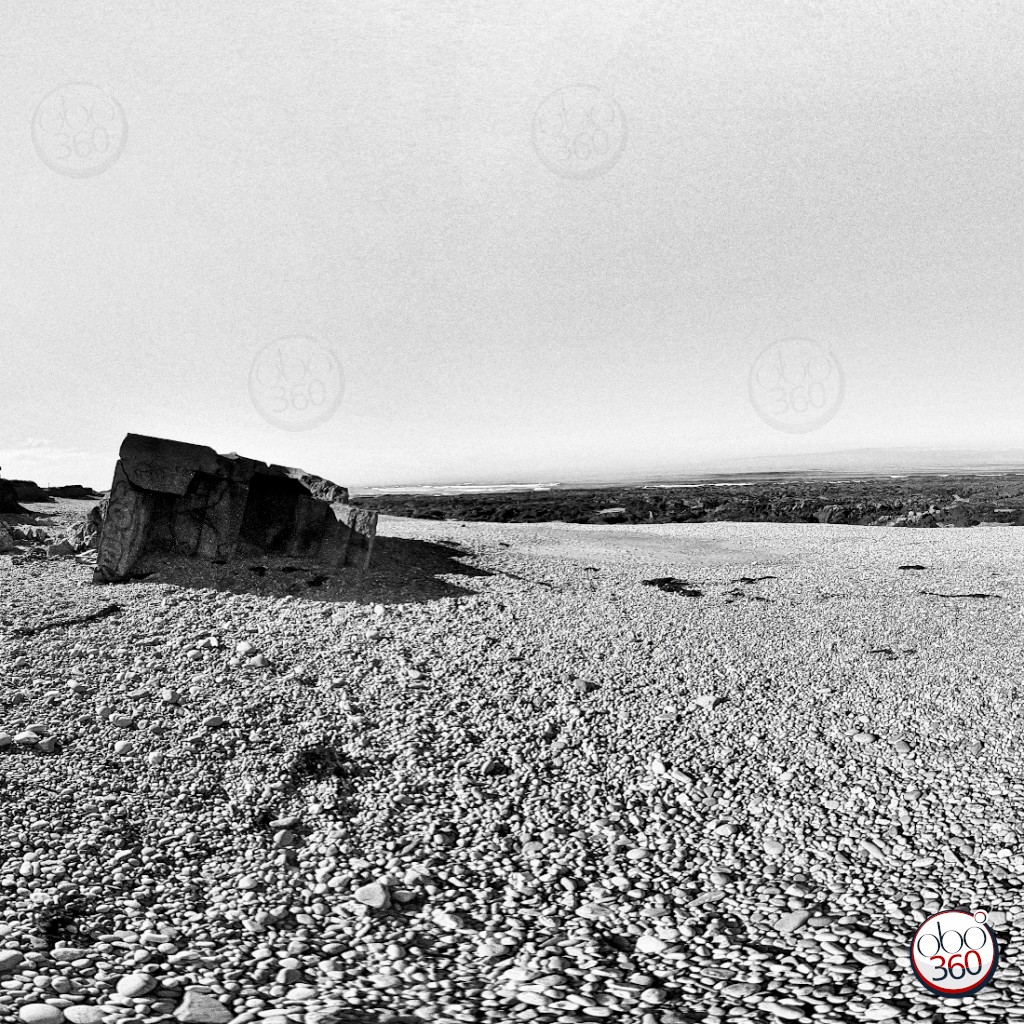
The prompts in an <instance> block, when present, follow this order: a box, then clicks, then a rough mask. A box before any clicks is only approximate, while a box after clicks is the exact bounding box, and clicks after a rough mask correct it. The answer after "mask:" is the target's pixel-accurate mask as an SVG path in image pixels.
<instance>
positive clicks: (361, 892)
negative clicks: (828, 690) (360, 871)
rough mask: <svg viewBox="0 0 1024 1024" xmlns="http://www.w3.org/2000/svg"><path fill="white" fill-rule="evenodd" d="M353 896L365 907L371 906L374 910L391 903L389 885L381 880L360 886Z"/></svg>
mask: <svg viewBox="0 0 1024 1024" xmlns="http://www.w3.org/2000/svg"><path fill="white" fill-rule="evenodd" d="M353 896H354V898H355V899H356V900H357V901H358V902H359V903H362V904H363V906H364V907H371V908H372V909H373V910H383V909H384V908H385V907H387V906H388V905H389V904H390V903H391V896H390V894H389V893H388V889H387V886H384V885H381V884H380V882H370V883H369V885H361V886H359V888H358V889H356V891H355V892H354V893H353Z"/></svg>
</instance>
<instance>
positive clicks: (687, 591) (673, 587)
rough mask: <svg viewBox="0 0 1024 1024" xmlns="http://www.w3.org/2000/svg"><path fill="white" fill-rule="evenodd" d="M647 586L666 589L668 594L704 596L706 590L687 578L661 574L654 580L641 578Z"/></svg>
mask: <svg viewBox="0 0 1024 1024" xmlns="http://www.w3.org/2000/svg"><path fill="white" fill-rule="evenodd" d="M640 582H641V583H643V585H644V586H645V587H657V588H658V590H664V591H665V593H666V594H681V595H682V596H683V597H703V596H704V591H702V590H697V589H695V588H694V587H692V586H690V584H689V583H688V582H687V581H686V580H680V579H677V578H676V577H675V576H659V577H657V578H656V579H653V580H641V581H640Z"/></svg>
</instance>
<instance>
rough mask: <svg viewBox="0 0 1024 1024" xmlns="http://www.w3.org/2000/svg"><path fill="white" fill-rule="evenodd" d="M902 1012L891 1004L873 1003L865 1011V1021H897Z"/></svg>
mask: <svg viewBox="0 0 1024 1024" xmlns="http://www.w3.org/2000/svg"><path fill="white" fill-rule="evenodd" d="M901 1013H902V1011H901V1010H899V1009H897V1008H896V1007H895V1006H890V1005H889V1003H872V1004H871V1005H870V1006H869V1007H868V1008H867V1009H866V1010H865V1011H864V1019H865V1020H896V1019H897V1018H898V1017H899V1016H900V1015H901Z"/></svg>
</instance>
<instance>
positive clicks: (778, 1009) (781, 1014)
mask: <svg viewBox="0 0 1024 1024" xmlns="http://www.w3.org/2000/svg"><path fill="white" fill-rule="evenodd" d="M757 1008H758V1009H759V1010H761V1011H762V1012H763V1013H773V1014H775V1016H776V1017H778V1018H780V1019H781V1020H799V1019H800V1018H801V1017H802V1016H803V1015H804V1011H803V1010H802V1009H800V1008H799V1007H796V1006H785V1005H783V1004H782V1003H777V1002H775V1000H773V999H765V1000H764V1001H763V1002H760V1003H758V1004H757Z"/></svg>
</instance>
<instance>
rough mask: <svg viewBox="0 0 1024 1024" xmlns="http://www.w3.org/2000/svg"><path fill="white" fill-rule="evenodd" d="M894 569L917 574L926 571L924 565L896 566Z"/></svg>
mask: <svg viewBox="0 0 1024 1024" xmlns="http://www.w3.org/2000/svg"><path fill="white" fill-rule="evenodd" d="M896 568H897V569H903V570H905V571H909V570H914V571H918V572H919V571H921V570H923V569H927V568H928V566H926V565H898V566H896Z"/></svg>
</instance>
